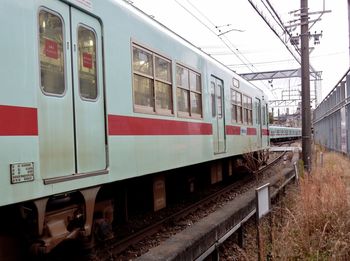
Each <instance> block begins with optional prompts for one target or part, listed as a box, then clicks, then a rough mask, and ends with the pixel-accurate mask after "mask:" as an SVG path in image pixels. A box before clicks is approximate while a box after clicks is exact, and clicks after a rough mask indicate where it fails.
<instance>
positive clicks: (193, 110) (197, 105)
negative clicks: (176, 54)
mask: <svg viewBox="0 0 350 261" xmlns="http://www.w3.org/2000/svg"><path fill="white" fill-rule="evenodd" d="M176 82H177V90H176V96H177V107H178V111H179V116H188V117H197V118H198V117H202V86H201V77H200V74H198V73H196V72H194V71H192V70H190V69H188V68H185V67H183V66H181V65H176Z"/></svg>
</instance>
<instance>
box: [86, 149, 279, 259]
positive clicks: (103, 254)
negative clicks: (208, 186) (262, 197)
mask: <svg viewBox="0 0 350 261" xmlns="http://www.w3.org/2000/svg"><path fill="white" fill-rule="evenodd" d="M285 153H286V152H283V153H281V154H280V155H279V156H278V157H276V158H275V159H274V160H273V161H271V162H269V164H268V165H266V166H264V167H262V168H261V169H259V170H258V171H256V172H255V173H254V175H249V176H246V177H245V178H243V179H240V180H239V181H237V182H234V183H233V184H230V185H228V186H225V187H223V188H221V189H219V190H217V191H215V192H214V193H212V194H210V195H208V196H206V197H205V198H203V199H201V200H199V201H197V202H195V203H193V204H190V205H188V206H186V207H184V208H182V209H181V210H179V211H176V213H173V214H171V215H169V216H167V217H165V218H163V219H162V220H160V221H158V222H155V223H153V224H151V225H149V226H147V227H145V228H143V229H141V230H139V231H137V232H135V233H132V234H131V235H129V236H127V237H125V238H123V239H121V240H110V241H108V242H104V243H103V245H101V246H97V247H96V249H95V250H94V252H95V254H93V255H92V256H93V259H92V260H94V259H95V260H97V259H98V260H115V257H117V256H119V255H120V254H121V253H122V252H123V251H126V250H127V249H128V248H130V246H133V245H135V244H137V243H139V242H140V241H142V240H145V239H146V238H150V237H152V235H154V234H156V233H157V232H159V231H162V229H163V228H164V227H166V226H167V225H168V224H176V223H177V222H178V221H179V220H182V219H184V218H185V217H186V216H189V215H191V214H193V213H196V212H197V211H198V210H200V209H203V208H204V209H205V208H207V206H210V205H211V204H213V203H214V204H215V203H216V202H218V201H219V199H220V198H232V196H230V195H229V194H230V193H235V191H238V190H239V189H240V188H242V187H244V185H245V184H247V183H249V182H252V181H253V180H254V179H255V177H257V176H259V175H261V173H263V172H265V171H266V170H268V169H269V168H271V167H272V166H274V165H275V164H277V163H278V162H279V161H280V160H281V159H283V156H284V155H285Z"/></svg>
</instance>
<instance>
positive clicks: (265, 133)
mask: <svg viewBox="0 0 350 261" xmlns="http://www.w3.org/2000/svg"><path fill="white" fill-rule="evenodd" d="M262 135H264V136H269V135H270V133H269V130H268V129H262Z"/></svg>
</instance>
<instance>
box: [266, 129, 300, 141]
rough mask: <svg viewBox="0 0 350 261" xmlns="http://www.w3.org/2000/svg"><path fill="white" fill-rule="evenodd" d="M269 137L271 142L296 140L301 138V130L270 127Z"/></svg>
mask: <svg viewBox="0 0 350 261" xmlns="http://www.w3.org/2000/svg"><path fill="white" fill-rule="evenodd" d="M269 137H270V141H271V142H278V141H290V140H298V139H300V138H301V128H300V127H287V126H277V125H270V126H269Z"/></svg>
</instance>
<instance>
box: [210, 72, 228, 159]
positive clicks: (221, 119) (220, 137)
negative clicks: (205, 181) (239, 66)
mask: <svg viewBox="0 0 350 261" xmlns="http://www.w3.org/2000/svg"><path fill="white" fill-rule="evenodd" d="M210 86H211V87H210V88H211V90H210V91H211V108H212V119H213V121H212V124H213V146H214V153H223V152H225V151H226V137H225V111H224V108H225V106H224V88H223V81H222V80H220V79H218V78H216V77H214V76H212V77H211V81H210Z"/></svg>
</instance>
